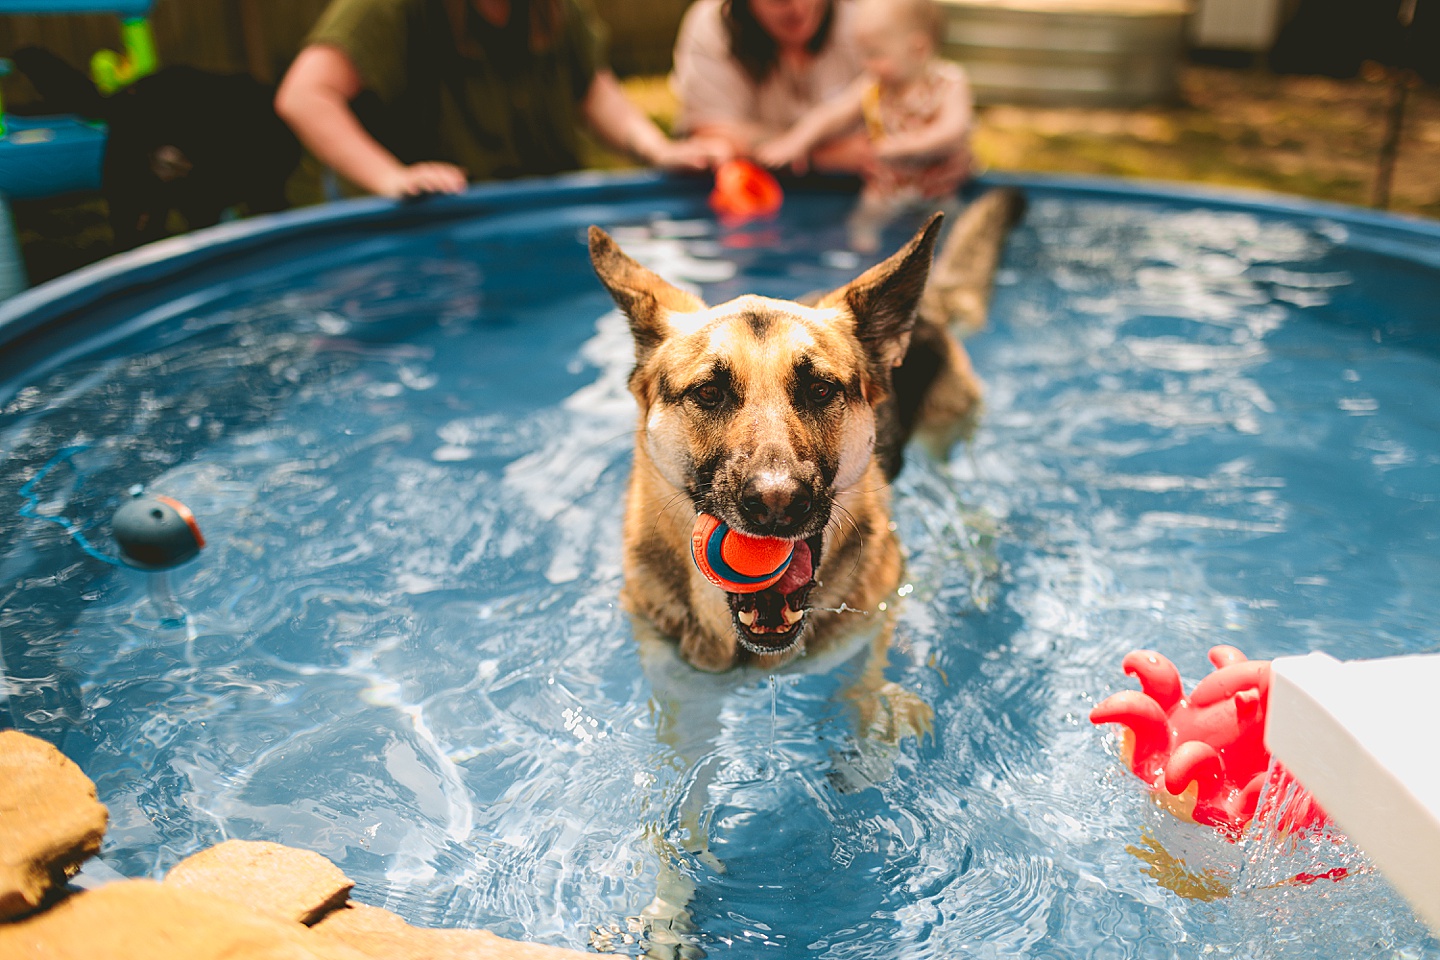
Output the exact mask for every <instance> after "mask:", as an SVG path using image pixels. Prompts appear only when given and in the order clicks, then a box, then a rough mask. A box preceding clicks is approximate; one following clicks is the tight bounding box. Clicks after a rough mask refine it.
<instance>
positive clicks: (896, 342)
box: [816, 213, 945, 369]
mask: <svg viewBox="0 0 1440 960" xmlns="http://www.w3.org/2000/svg"><path fill="white" fill-rule="evenodd" d="M944 219H945V215H944V214H943V213H937V214H935V215H934V216H933V217H931V218H930V221H929V222H928V223H926V224H925V226H923V227H921V228H920V232H919V233H917V234H915V236H914V237H912V238H911V239H910V242H909V243H907V244H905V246H904V247H903V248H901V250H900V251H899V252H898V253H896V254H895V255H894V256H892V257H890V259H888V260H886V261H884V262H882V263H877V264H876V265H875V266H873V267H871V268H870V269H869V270H866V271H865V272H864V273H862V274H860V276H858V277H856V278H855V279H854V280H852V281H851V282H850V283H848V284H846V285H845V286H843V287H841V288H840V289H839V290H835V291H832V292H831V293H827V294H826V295H825V296H823V297H821V298H820V302H819V303H818V304H816V306H818V307H845V308H846V309H848V310H849V311H850V313H851V315H852V316H854V318H855V335H856V337H858V338H859V340H860V342H861V343H862V344H863V345H864V346H865V350H866V352H867V353H868V354H869V356H870V360H871V362H873V363H875V364H876V365H877V366H879V367H881V368H882V369H884V368H889V367H898V366H899V365H900V361H901V360H904V359H905V351H906V350H908V349H909V348H910V331H911V329H912V328H913V327H914V326H915V310H916V308H917V307H918V306H919V305H920V295H921V294H922V293H924V292H925V281H926V279H928V278H929V276H930V258H931V256H932V255H933V254H934V252H935V237H936V236H937V235H938V234H939V233H940V222H941V221H942V220H944Z"/></svg>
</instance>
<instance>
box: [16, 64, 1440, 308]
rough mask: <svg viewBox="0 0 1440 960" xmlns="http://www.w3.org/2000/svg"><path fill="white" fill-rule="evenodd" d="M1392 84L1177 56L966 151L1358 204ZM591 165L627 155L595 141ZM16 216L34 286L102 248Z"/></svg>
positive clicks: (1395, 201)
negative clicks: (1158, 81) (1115, 104)
mask: <svg viewBox="0 0 1440 960" xmlns="http://www.w3.org/2000/svg"><path fill="white" fill-rule="evenodd" d="M625 86H626V88H627V90H628V91H629V92H630V94H631V96H632V97H634V98H635V99H636V101H637V102H639V103H640V105H641V106H642V107H643V108H644V109H645V110H646V111H647V112H649V113H650V114H651V115H652V116H654V117H655V118H656V119H657V120H658V121H659V122H660V123H661V125H662V126H666V127H668V126H669V125H670V123H671V121H672V120H673V119H674V116H675V101H674V97H673V96H672V95H671V93H670V91H669V87H668V85H667V84H666V81H665V78H664V77H639V78H631V79H628V80H626V81H625ZM1391 95H1392V94H1391V88H1390V87H1389V86H1388V85H1387V84H1386V83H1384V82H1380V81H1370V80H1365V79H1355V80H1330V79H1325V78H1321V77H1277V76H1272V75H1270V74H1268V73H1266V72H1264V71H1261V70H1247V69H1228V68H1221V67H1209V66H1189V67H1186V68H1185V70H1184V71H1183V74H1182V78H1181V94H1180V98H1179V100H1178V102H1176V103H1173V104H1167V105H1163V106H1154V107H1145V108H1140V109H1130V110H1119V109H1108V110H1101V109H1090V108H1063V109H1060V108H1045V107H1020V106H1001V105H996V106H989V107H984V108H981V110H980V111H979V121H978V126H977V132H976V136H975V149H976V153H977V155H978V157H979V159H980V161H981V163H982V164H983V165H985V166H987V167H989V168H993V169H997V170H1030V171H1043V172H1065V173H1084V174H1100V175H1105V176H1118V177H1143V178H1146V179H1155V180H1182V181H1197V182H1203V183H1211V184H1221V185H1230V186H1239V187H1250V188H1258V189H1262V190H1273V191H1279V192H1282V193H1292V194H1299V195H1302V196H1307V197H1315V198H1319V199H1324V200H1332V201H1337V202H1340V203H1352V204H1359V205H1369V204H1370V202H1371V198H1372V195H1373V194H1372V191H1373V188H1374V182H1375V176H1376V170H1377V162H1378V158H1379V154H1380V144H1381V141H1382V139H1383V135H1384V130H1385V120H1386V113H1387V110H1388V105H1389V103H1390V97H1391ZM594 162H595V164H596V165H597V166H604V167H614V166H623V165H625V161H624V160H623V159H621V158H619V157H616V156H614V155H613V154H606V153H604V152H603V151H598V150H597V151H595V152H594ZM311 169H313V168H311ZM305 179H306V178H305V177H303V176H302V177H299V178H297V180H305ZM310 179H314V178H313V174H311V175H310ZM317 194H318V189H317V188H316V186H315V185H314V184H311V183H308V182H305V183H299V184H297V187H296V189H295V190H294V191H292V196H294V197H296V198H303V197H311V196H315V195H317ZM1390 209H1392V210H1395V211H1397V212H1401V213H1409V214H1417V215H1420V216H1426V217H1435V218H1440V90H1436V89H1433V88H1419V89H1415V90H1412V91H1411V92H1410V95H1409V97H1408V101H1407V109H1406V113H1405V123H1404V127H1403V133H1402V138H1401V142H1400V148H1399V153H1398V159H1397V162H1396V164H1395V171H1394V178H1393V182H1392V188H1391V203H1390ZM14 214H15V221H16V227H17V230H18V232H19V234H20V239H21V242H22V244H23V246H24V250H25V259H26V265H27V268H28V270H29V273H30V277H31V282H32V283H39V282H41V281H43V280H47V279H50V278H51V277H55V276H58V275H59V274H61V273H65V272H67V271H69V270H73V269H75V268H77V267H80V266H83V265H84V264H86V263H90V262H93V261H94V260H98V259H100V258H101V257H103V256H106V255H107V254H108V253H109V252H110V230H109V227H108V225H107V224H106V222H105V207H104V204H103V202H102V201H100V200H99V199H98V198H72V199H69V200H64V201H58V202H56V201H48V202H39V203H36V202H32V203H24V204H22V203H17V204H15V205H14Z"/></svg>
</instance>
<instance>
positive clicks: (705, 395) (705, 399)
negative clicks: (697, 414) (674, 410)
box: [690, 383, 725, 407]
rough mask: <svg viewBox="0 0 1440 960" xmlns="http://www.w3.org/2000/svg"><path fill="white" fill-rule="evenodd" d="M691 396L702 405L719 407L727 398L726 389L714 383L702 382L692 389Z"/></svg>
mask: <svg viewBox="0 0 1440 960" xmlns="http://www.w3.org/2000/svg"><path fill="white" fill-rule="evenodd" d="M690 396H691V397H693V398H694V399H695V402H696V403H698V404H700V406H702V407H718V406H720V403H721V401H723V400H724V399H725V391H724V390H721V389H720V388H719V387H718V386H716V385H715V384H713V383H702V384H700V386H698V387H696V388H695V389H694V390H692V391H690Z"/></svg>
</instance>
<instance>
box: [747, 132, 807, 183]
mask: <svg viewBox="0 0 1440 960" xmlns="http://www.w3.org/2000/svg"><path fill="white" fill-rule="evenodd" d="M809 155H810V151H809V150H808V149H806V146H805V143H804V141H802V140H800V139H799V138H798V137H794V136H791V135H790V134H781V135H780V136H778V137H776V138H775V139H773V140H767V141H766V142H764V143H762V144H760V145H759V146H758V147H756V148H755V162H757V163H759V164H760V165H761V166H762V167H770V168H771V169H778V168H780V167H789V168H790V169H791V170H793V171H794V172H795V173H796V174H799V175H804V173H805V170H806V167H807V166H809V159H810V156H809Z"/></svg>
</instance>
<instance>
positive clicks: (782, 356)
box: [590, 215, 941, 654]
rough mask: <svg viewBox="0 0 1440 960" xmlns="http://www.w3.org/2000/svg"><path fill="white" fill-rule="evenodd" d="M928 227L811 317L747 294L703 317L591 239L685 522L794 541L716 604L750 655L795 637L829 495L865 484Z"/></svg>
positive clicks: (931, 228)
mask: <svg viewBox="0 0 1440 960" xmlns="http://www.w3.org/2000/svg"><path fill="white" fill-rule="evenodd" d="M940 220H941V217H940V216H939V215H936V216H935V217H934V218H932V219H931V220H930V222H929V223H928V224H926V225H925V227H924V228H923V229H921V231H920V232H919V233H917V234H916V235H915V237H914V238H913V239H912V240H911V241H910V242H909V243H908V244H906V246H905V247H904V249H902V250H900V252H898V253H896V254H895V255H894V256H892V257H890V259H888V260H886V261H885V262H883V263H881V264H879V265H877V266H875V267H872V268H871V269H870V270H867V271H866V272H865V273H863V274H862V275H861V276H860V277H858V278H857V279H855V280H854V281H853V282H851V283H849V284H847V285H846V286H844V287H841V288H840V289H838V290H835V291H833V292H831V293H829V294H826V295H825V296H823V297H821V298H819V300H818V301H817V302H816V303H815V305H814V306H803V305H801V304H799V303H794V302H791V301H786V300H772V299H768V298H766V297H760V296H743V297H738V298H736V299H734V300H731V301H729V302H728V303H722V304H720V305H719V306H715V307H709V306H706V305H705V304H704V303H703V302H702V301H701V300H700V299H699V298H698V297H696V296H695V295H693V294H691V293H687V292H685V291H683V290H680V289H678V288H676V287H674V286H672V285H670V284H669V283H666V282H665V281H664V280H662V279H661V278H660V277H658V276H656V275H655V274H654V273H652V272H651V271H649V270H647V269H646V268H645V267H642V266H641V265H640V264H638V263H636V262H635V261H634V260H633V259H631V258H630V257H628V256H626V255H625V253H623V252H622V251H621V250H620V248H619V247H618V246H617V245H616V244H615V241H614V240H612V239H611V238H610V236H609V235H608V234H606V233H605V231H603V230H601V229H600V228H599V227H591V228H590V257H591V261H592V262H593V263H594V266H595V272H596V273H597V274H598V275H599V277H600V280H601V282H602V283H604V284H605V286H606V288H608V289H609V291H610V295H611V296H612V297H613V298H614V299H615V303H616V304H617V305H618V306H619V307H620V309H621V311H623V312H624V313H625V315H626V316H627V317H628V318H629V320H630V329H631V332H632V333H633V335H634V338H635V370H634V372H633V373H632V374H631V377H630V389H631V392H632V393H634V395H635V398H636V400H637V401H638V402H639V404H640V420H641V444H642V447H643V453H644V455H645V456H646V457H647V458H648V459H649V461H650V462H651V463H653V465H654V467H655V469H656V471H658V473H659V474H660V476H661V477H663V478H664V480H665V481H666V482H667V483H669V484H670V485H671V486H672V487H674V488H675V490H677V491H680V492H681V493H683V494H684V495H685V496H686V497H688V499H689V501H690V504H691V505H692V506H693V508H694V510H695V511H697V512H704V513H709V514H711V515H713V516H716V517H718V518H720V519H721V520H723V521H725V523H727V524H728V525H729V526H730V527H731V528H732V529H734V530H739V531H741V532H743V533H747V534H750V535H751V536H757V537H781V538H784V539H787V540H792V541H795V543H796V547H795V553H794V557H793V559H792V560H791V563H790V567H789V569H788V570H787V571H786V573H785V576H784V577H783V578H782V579H781V580H780V582H779V583H777V584H775V585H774V586H772V587H770V588H768V589H766V590H763V591H761V592H759V593H746V594H733V593H732V594H727V596H728V599H729V603H730V610H731V614H732V617H733V619H734V622H735V631H736V634H737V636H738V638H739V641H740V643H741V645H742V646H744V647H745V648H747V649H749V650H750V651H751V652H754V653H761V654H773V653H783V652H785V651H787V650H789V649H790V648H791V647H793V646H794V645H795V644H796V643H797V642H798V641H799V640H800V638H801V636H802V633H803V631H804V628H805V623H806V619H807V617H806V614H807V612H808V610H809V598H810V593H811V590H812V589H813V588H814V586H815V574H816V571H818V570H819V567H820V559H821V555H822V553H823V551H824V548H825V539H826V538H825V534H826V530H827V528H828V527H829V526H830V524H831V523H832V521H834V520H835V519H836V510H837V506H838V504H837V498H839V497H840V496H841V495H842V494H843V493H844V492H845V491H846V490H848V489H850V488H851V487H853V486H855V485H856V484H857V483H859V482H860V481H861V480H862V479H863V478H866V477H867V476H874V475H875V474H873V473H872V471H871V469H870V467H871V463H872V459H873V453H874V449H875V434H876V408H877V405H878V404H880V403H881V402H882V401H884V400H885V398H886V397H887V396H888V395H889V392H890V389H891V372H892V370H893V369H894V368H895V367H896V366H897V365H898V364H899V363H900V362H901V360H902V359H904V357H905V351H906V349H907V347H908V346H909V342H910V331H911V328H912V327H913V325H914V322H915V310H916V306H917V304H918V303H919V300H920V295H921V293H922V291H923V290H924V287H925V281H926V277H927V276H928V274H929V269H930V258H931V254H932V251H933V249H934V245H935V236H936V234H937V233H938V231H939V226H940ZM716 589H719V588H718V587H717V588H716Z"/></svg>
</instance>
